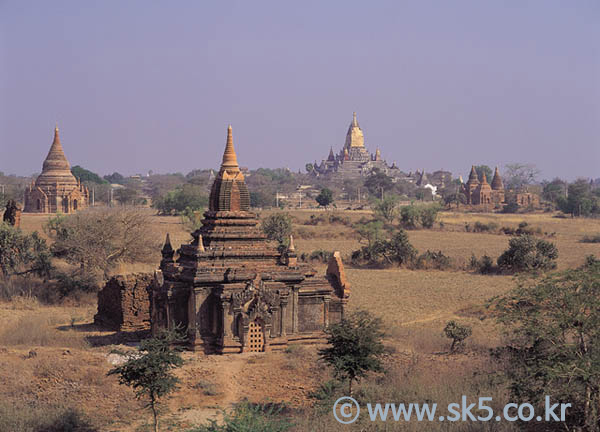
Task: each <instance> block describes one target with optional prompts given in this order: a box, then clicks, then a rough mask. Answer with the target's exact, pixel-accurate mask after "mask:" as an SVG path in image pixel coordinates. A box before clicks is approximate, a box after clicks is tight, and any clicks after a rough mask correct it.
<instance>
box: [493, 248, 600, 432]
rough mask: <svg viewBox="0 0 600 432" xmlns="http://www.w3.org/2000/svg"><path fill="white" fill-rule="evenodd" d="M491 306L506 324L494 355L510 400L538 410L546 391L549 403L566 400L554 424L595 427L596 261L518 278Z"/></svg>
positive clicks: (599, 331) (599, 389) (599, 402)
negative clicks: (502, 340) (560, 418)
mask: <svg viewBox="0 0 600 432" xmlns="http://www.w3.org/2000/svg"><path fill="white" fill-rule="evenodd" d="M490 306H491V307H492V309H493V310H495V313H496V318H497V320H498V322H499V323H500V324H502V325H503V326H504V329H505V334H506V337H507V345H506V346H505V347H502V348H500V349H498V350H496V351H495V356H496V357H497V358H498V359H499V360H501V363H500V364H501V365H504V371H505V374H506V377H507V379H508V381H509V383H510V390H511V393H512V396H513V398H514V399H515V400H514V402H524V401H527V402H528V403H531V404H534V405H537V406H536V407H535V409H536V412H537V411H538V410H539V411H543V406H544V405H545V398H546V396H549V397H550V398H551V401H552V404H554V403H569V404H571V406H570V408H569V409H568V410H567V416H566V418H565V419H564V421H563V422H556V423H555V425H556V426H555V429H554V430H584V431H596V432H597V431H599V430H600V421H599V419H600V412H599V411H600V385H599V383H600V350H599V349H598V346H597V345H598V341H599V340H600V261H598V260H595V262H594V261H593V260H592V261H590V262H589V263H588V264H587V265H585V266H583V267H581V268H579V269H571V270H566V271H563V272H560V273H555V274H551V275H548V276H546V277H544V278H543V279H541V280H539V279H533V278H528V279H525V280H521V281H520V283H519V284H518V286H517V287H516V288H514V289H513V290H512V291H510V292H509V293H508V294H506V295H505V296H502V297H500V298H495V299H493V301H492V302H490ZM555 411H556V414H557V415H560V413H559V411H560V410H559V409H557V410H555ZM546 425H547V426H546V428H547V430H553V429H548V428H549V427H550V426H551V423H546Z"/></svg>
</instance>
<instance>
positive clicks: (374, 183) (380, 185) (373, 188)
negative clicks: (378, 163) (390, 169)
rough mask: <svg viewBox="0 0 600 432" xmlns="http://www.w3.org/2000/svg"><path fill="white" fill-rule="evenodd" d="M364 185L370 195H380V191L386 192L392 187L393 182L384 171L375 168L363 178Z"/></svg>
mask: <svg viewBox="0 0 600 432" xmlns="http://www.w3.org/2000/svg"><path fill="white" fill-rule="evenodd" d="M365 187H366V188H367V190H368V191H369V193H370V194H371V195H373V196H375V197H381V196H382V191H383V192H387V191H390V190H392V189H393V188H394V182H393V181H392V178H391V177H390V176H388V175H387V174H386V173H384V172H382V171H380V170H379V169H377V168H375V169H373V171H372V172H371V174H369V176H368V177H367V179H366V180H365Z"/></svg>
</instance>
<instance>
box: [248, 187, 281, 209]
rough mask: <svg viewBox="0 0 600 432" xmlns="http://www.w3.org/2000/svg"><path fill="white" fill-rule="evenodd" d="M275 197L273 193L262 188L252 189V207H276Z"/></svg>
mask: <svg viewBox="0 0 600 432" xmlns="http://www.w3.org/2000/svg"><path fill="white" fill-rule="evenodd" d="M275 201H276V200H275V197H274V196H273V194H270V193H267V192H264V191H262V190H259V191H251V192H250V206H251V207H259V208H265V207H274V206H275Z"/></svg>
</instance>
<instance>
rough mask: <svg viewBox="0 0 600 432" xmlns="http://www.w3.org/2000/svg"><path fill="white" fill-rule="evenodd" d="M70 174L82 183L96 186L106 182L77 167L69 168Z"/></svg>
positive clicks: (94, 174)
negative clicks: (95, 184)
mask: <svg viewBox="0 0 600 432" xmlns="http://www.w3.org/2000/svg"><path fill="white" fill-rule="evenodd" d="M71 173H72V174H73V175H74V176H75V177H76V178H78V179H79V180H81V181H82V182H91V183H98V184H103V183H106V180H104V179H102V177H100V176H99V175H98V174H96V173H95V172H91V171H89V170H86V169H85V168H83V167H80V166H79V165H75V166H74V167H73V168H71Z"/></svg>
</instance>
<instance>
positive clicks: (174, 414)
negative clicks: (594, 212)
mask: <svg viewBox="0 0 600 432" xmlns="http://www.w3.org/2000/svg"><path fill="white" fill-rule="evenodd" d="M322 213H325V212H315V211H312V212H310V211H295V212H292V216H293V218H294V222H295V223H294V232H295V234H296V246H297V249H298V251H299V252H300V253H302V252H306V253H310V252H311V251H313V250H317V249H323V250H330V251H332V250H340V251H341V252H342V255H343V256H348V255H349V254H350V253H351V252H352V251H353V250H355V249H357V248H358V247H359V238H358V236H357V235H356V233H355V232H354V230H353V229H352V228H351V226H349V225H345V224H340V223H335V224H328V223H326V224H320V225H317V226H311V225H305V222H306V221H307V220H308V219H309V218H310V215H311V214H322ZM336 213H337V214H339V215H340V216H342V217H344V218H348V219H349V221H350V222H351V223H355V222H356V221H358V220H359V219H360V218H362V217H369V216H370V215H369V213H368V212H336ZM46 219H47V217H45V216H35V215H24V216H23V219H22V228H23V229H24V230H25V231H33V230H38V231H40V232H41V228H42V226H43V224H44V223H45V220H46ZM439 221H441V222H442V223H443V228H440V224H439V223H436V226H435V227H434V229H432V230H416V231H409V233H408V235H409V238H410V241H411V242H412V243H413V245H414V246H415V247H416V248H417V249H418V250H419V251H420V252H424V251H425V250H427V249H429V250H432V251H434V250H435V251H437V250H441V251H442V252H443V253H444V254H446V255H448V256H450V257H451V258H452V259H453V260H454V261H455V262H457V263H463V264H465V263H467V262H468V260H469V258H470V256H471V254H475V255H476V256H481V255H483V254H488V255H490V256H492V257H493V258H496V257H497V256H498V255H499V254H500V253H501V252H502V251H504V250H505V249H506V248H507V245H508V240H509V238H510V237H509V236H506V235H503V234H482V233H471V232H466V231H465V228H464V227H465V223H470V224H473V223H474V222H476V221H480V222H486V223H487V222H495V223H496V224H498V225H499V226H510V227H513V228H515V227H517V225H518V224H519V223H520V222H522V221H526V222H527V223H528V224H530V225H531V226H533V227H539V228H540V229H541V230H542V232H544V233H547V235H546V236H545V238H546V239H548V240H550V241H553V242H555V243H556V245H557V247H558V250H559V260H558V266H559V268H560V269H565V268H569V267H574V266H578V265H580V264H581V263H582V262H583V260H584V259H585V256H586V255H588V254H596V255H597V256H599V255H600V246H599V245H598V244H587V243H581V242H580V240H581V238H582V237H583V236H584V235H591V234H596V233H600V220H584V219H563V218H557V217H553V215H551V214H533V215H499V214H462V213H442V214H441V215H440V218H439ZM153 222H154V224H153V231H154V233H155V235H156V236H157V238H160V239H162V238H164V236H165V235H166V233H167V232H168V233H170V236H171V240H172V243H173V246H174V247H176V248H177V247H178V246H179V245H180V244H181V243H183V242H186V241H188V240H189V234H188V233H187V232H185V230H184V229H183V227H182V225H181V223H180V220H179V218H177V217H158V216H155V217H153ZM159 258H160V254H159V253H158V251H157V262H158V260H159ZM315 266H316V267H317V268H318V270H319V271H320V272H324V270H325V265H324V264H315ZM150 268H152V266H148V265H145V266H123V267H122V268H120V269H117V271H122V272H125V271H132V270H135V271H139V270H145V269H150ZM347 271H348V278H349V280H350V282H351V283H352V288H351V299H350V303H349V306H350V308H351V309H358V308H361V309H367V310H369V311H371V312H373V313H374V314H376V315H378V316H380V317H381V318H382V319H383V320H384V323H385V325H386V333H387V338H386V345H387V346H388V351H389V353H388V354H387V356H386V365H387V366H388V369H389V372H388V374H387V375H386V378H385V379H384V380H382V379H381V377H373V378H372V379H370V380H369V381H366V382H364V383H363V385H362V386H361V387H360V390H359V391H360V392H363V394H366V395H368V394H374V393H377V394H378V395H379V396H381V398H382V399H385V397H389V398H397V400H400V399H401V398H404V399H403V400H423V399H430V400H434V401H436V402H438V403H439V404H443V403H445V402H446V401H453V400H454V399H456V398H459V397H460V395H461V394H468V395H476V394H483V393H485V392H492V393H493V394H490V396H494V400H495V401H497V402H496V403H500V402H501V401H502V400H505V399H506V392H505V391H504V390H503V389H502V388H496V387H494V386H493V385H492V384H490V383H489V382H487V381H486V380H485V379H484V377H485V376H486V374H487V372H489V371H490V365H489V364H488V356H487V349H488V348H490V347H493V346H495V345H497V344H498V342H499V341H500V338H501V335H500V334H499V331H498V329H496V327H495V325H494V323H493V322H492V321H491V320H490V319H485V316H486V314H485V311H484V308H483V305H484V304H485V302H486V300H488V299H489V298H491V297H493V296H495V295H498V294H501V293H504V292H506V291H507V290H509V289H510V288H511V287H513V286H514V284H515V282H514V281H513V278H512V277H510V276H484V275H479V274H474V273H472V272H469V271H464V270H449V271H423V270H407V269H385V270H371V269H356V268H347ZM94 313H95V304H94V302H93V299H92V300H91V301H89V302H87V303H85V302H84V303H83V304H79V305H69V304H65V305H41V304H39V303H37V302H36V301H34V300H32V299H17V300H15V301H13V302H9V303H4V304H0V360H1V362H2V364H3V367H2V368H0V383H2V385H1V386H0V401H2V403H1V404H0V415H1V414H2V412H4V413H7V412H11V411H10V409H14V407H15V406H22V405H23V404H25V405H27V406H29V407H33V408H32V409H33V410H34V411H35V410H42V411H40V412H44V411H43V410H44V409H48V410H56V409H59V408H61V407H63V408H64V407H75V408H77V409H79V410H81V411H82V412H84V413H85V416H86V417H87V418H89V419H90V421H91V422H92V423H93V424H94V425H95V426H96V427H97V428H98V430H102V431H142V430H148V429H147V426H146V420H147V416H146V415H145V414H142V413H141V411H140V409H141V403H140V402H139V401H136V400H135V398H134V396H133V392H132V391H131V390H130V389H128V388H125V387H123V386H119V385H118V383H117V380H116V378H115V377H106V376H105V374H106V372H107V371H108V370H109V369H110V367H111V364H110V363H109V359H110V352H111V350H112V349H113V348H115V346H114V345H112V344H111V343H110V342H107V343H103V344H99V343H97V342H98V341H102V340H107V341H110V335H111V333H110V332H104V331H102V330H101V329H96V328H94V327H93V325H91V324H90V323H91V322H92V317H93V314H94ZM450 319H458V320H460V321H461V322H464V323H468V324H470V325H471V326H472V327H473V336H472V338H470V340H469V344H468V349H467V351H466V352H465V353H463V354H459V355H453V356H450V355H448V354H447V350H448V347H449V341H448V340H447V339H445V338H444V337H443V336H442V328H443V327H444V325H445V323H446V322H447V321H448V320H450ZM119 348H125V349H127V347H123V346H119ZM32 351H33V352H34V354H30V353H31V352H32ZM185 359H186V365H185V366H184V367H183V368H182V369H181V370H180V371H179V372H178V374H179V375H180V377H181V378H182V385H181V388H180V389H179V390H178V391H177V392H176V393H175V394H174V395H173V396H172V397H171V398H169V400H168V401H167V405H168V408H169V409H168V411H169V413H168V414H165V425H170V426H169V427H170V430H184V429H182V428H184V427H189V426H191V425H193V424H194V423H198V422H202V421H204V420H206V418H208V417H210V416H214V415H217V414H218V412H219V409H221V408H226V407H228V406H230V405H231V404H232V403H235V402H237V401H240V400H242V399H243V398H248V399H250V400H251V401H256V402H259V401H264V400H271V401H283V402H286V403H288V404H289V405H290V406H291V407H292V408H294V409H297V410H298V413H299V414H298V416H297V417H296V418H295V421H296V424H297V426H296V428H295V430H297V431H304V430H351V429H348V428H345V429H344V428H342V427H340V425H338V424H336V423H335V422H333V421H332V419H331V418H330V417H331V415H329V416H327V415H324V416H321V417H314V416H312V415H309V414H306V415H305V414H302V413H303V412H304V411H302V409H304V408H306V407H307V406H310V405H311V404H313V403H314V401H313V400H312V399H309V398H308V394H309V393H310V392H311V391H313V390H314V389H316V388H317V387H318V386H319V384H320V383H322V382H324V381H325V380H327V379H328V372H327V371H326V370H325V369H324V367H323V366H322V365H320V364H319V363H318V362H317V357H316V348H315V347H306V348H302V349H301V350H298V351H294V352H290V353H268V354H258V355H256V354H253V355H228V356H204V355H201V354H192V353H186V354H185ZM486 395H487V393H486ZM11 407H13V408H11ZM44 407H45V408H44ZM57 407H58V408H57ZM2 410H4V411H2ZM52 412H54V411H49V414H48V413H46V414H44V415H51V414H52ZM306 412H307V413H310V411H306ZM357 427H358V426H357ZM361 427H365V430H373V429H366V428H367V427H369V425H362V426H361ZM394 427H398V429H394ZM461 427H464V425H463V426H457V428H455V429H452V430H468V429H460V428H461ZM19 430H26V429H19ZM352 430H354V429H352ZM356 430H359V429H356ZM385 430H419V431H424V430H449V429H444V428H442V426H441V425H440V424H436V425H428V426H426V427H425V426H424V425H421V426H419V425H417V424H410V425H404V426H402V427H400V426H391V429H390V428H387V429H385ZM494 430H512V429H511V428H510V426H503V427H502V428H500V429H494Z"/></svg>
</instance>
